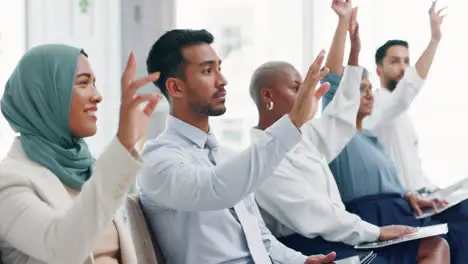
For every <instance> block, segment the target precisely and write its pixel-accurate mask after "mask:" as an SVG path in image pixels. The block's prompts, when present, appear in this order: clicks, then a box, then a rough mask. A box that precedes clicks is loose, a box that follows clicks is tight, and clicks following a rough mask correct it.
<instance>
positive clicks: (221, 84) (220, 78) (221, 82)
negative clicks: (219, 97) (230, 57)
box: [216, 73, 228, 88]
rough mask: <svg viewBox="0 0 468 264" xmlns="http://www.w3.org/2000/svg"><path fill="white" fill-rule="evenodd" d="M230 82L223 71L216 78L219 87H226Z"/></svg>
mask: <svg viewBox="0 0 468 264" xmlns="http://www.w3.org/2000/svg"><path fill="white" fill-rule="evenodd" d="M227 84H228V81H227V79H226V77H224V75H223V74H222V73H219V75H218V78H217V80H216V87H217V88H224V86H226V85H227Z"/></svg>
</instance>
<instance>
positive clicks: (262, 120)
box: [256, 112, 279, 130]
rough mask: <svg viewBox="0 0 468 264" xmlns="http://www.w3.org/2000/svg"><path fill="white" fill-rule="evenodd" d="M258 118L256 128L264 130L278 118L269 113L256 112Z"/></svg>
mask: <svg viewBox="0 0 468 264" xmlns="http://www.w3.org/2000/svg"><path fill="white" fill-rule="evenodd" d="M258 116H259V119H258V124H257V126H256V128H258V129H260V130H265V129H267V128H268V127H270V126H271V125H273V124H274V123H275V122H276V121H277V120H278V119H279V118H274V117H272V116H271V115H269V114H264V113H261V112H259V113H258Z"/></svg>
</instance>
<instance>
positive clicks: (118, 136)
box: [117, 133, 134, 153]
mask: <svg viewBox="0 0 468 264" xmlns="http://www.w3.org/2000/svg"><path fill="white" fill-rule="evenodd" d="M117 139H118V140H119V142H120V144H121V145H122V146H123V147H124V148H125V149H126V150H127V151H128V152H129V153H132V152H133V149H134V147H133V146H129V144H127V143H125V141H123V140H122V137H121V136H120V135H119V133H117Z"/></svg>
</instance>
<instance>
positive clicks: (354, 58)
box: [348, 43, 361, 66]
mask: <svg viewBox="0 0 468 264" xmlns="http://www.w3.org/2000/svg"><path fill="white" fill-rule="evenodd" d="M360 52H361V49H360V48H359V47H356V45H353V43H351V52H350V53H349V59H348V65H351V66H359V53H360Z"/></svg>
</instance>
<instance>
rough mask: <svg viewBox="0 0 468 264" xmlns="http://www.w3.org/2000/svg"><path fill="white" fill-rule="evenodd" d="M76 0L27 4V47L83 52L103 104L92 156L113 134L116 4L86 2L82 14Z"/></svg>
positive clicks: (117, 64)
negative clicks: (59, 45)
mask: <svg viewBox="0 0 468 264" xmlns="http://www.w3.org/2000/svg"><path fill="white" fill-rule="evenodd" d="M79 2H80V1H79V0H73V1H63V0H28V1H27V12H28V17H27V46H28V48H30V47H34V46H36V45H40V44H44V43H54V42H56V43H64V44H69V45H73V46H76V47H80V48H83V49H84V50H85V51H86V52H87V53H88V55H89V60H90V63H91V66H92V68H93V70H94V72H95V74H96V77H97V78H96V79H97V87H98V89H99V90H100V92H101V94H102V96H103V98H104V100H103V102H102V104H101V105H100V107H99V111H98V133H97V135H96V136H94V137H92V138H90V139H89V140H88V142H89V143H90V144H89V145H90V149H91V151H92V152H93V154H95V155H96V156H97V155H99V154H100V153H101V151H102V150H103V148H104V147H105V146H106V145H107V144H108V143H109V142H110V140H111V139H112V137H113V135H115V133H116V128H117V122H118V106H119V100H120V74H121V71H122V66H121V61H122V58H121V41H120V39H121V27H120V14H121V12H120V4H119V2H117V1H115V0H100V1H89V2H90V6H89V8H88V10H87V12H86V13H82V12H81V9H80V5H79Z"/></svg>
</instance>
